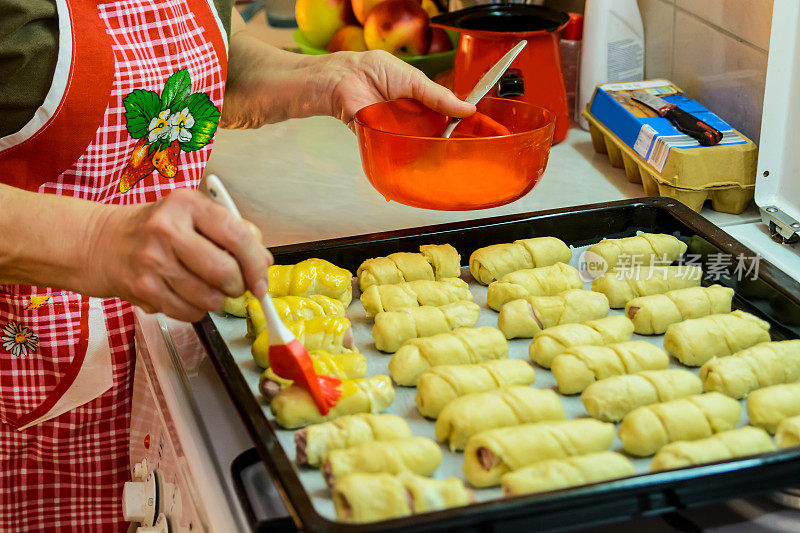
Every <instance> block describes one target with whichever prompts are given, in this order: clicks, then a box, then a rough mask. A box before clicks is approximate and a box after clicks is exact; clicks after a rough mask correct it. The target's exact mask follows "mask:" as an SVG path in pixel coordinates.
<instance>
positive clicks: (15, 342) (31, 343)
mask: <svg viewBox="0 0 800 533" xmlns="http://www.w3.org/2000/svg"><path fill="white" fill-rule="evenodd" d="M0 342H2V343H3V349H4V350H5V351H6V352H8V353H10V354H11V355H13V356H14V357H28V354H29V353H35V352H36V349H37V348H38V347H39V336H38V335H35V334H34V333H33V331H31V330H30V328H28V327H26V326H23V325H21V324H19V323H17V322H8V323H7V324H6V325H5V326H4V327H3V334H2V335H1V336H0Z"/></svg>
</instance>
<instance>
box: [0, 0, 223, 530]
mask: <svg viewBox="0 0 800 533" xmlns="http://www.w3.org/2000/svg"><path fill="white" fill-rule="evenodd" d="M67 3H68V4H70V5H73V6H75V5H77V4H81V6H80V7H81V8H82V9H86V8H87V6H86V4H84V3H83V2H82V0H72V1H70V0H68V2H67ZM91 5H95V4H94V3H93V4H91ZM96 8H97V12H98V15H99V17H98V18H97V20H99V21H100V26H99V27H97V26H92V25H90V24H89V23H87V22H85V21H83V20H76V17H73V18H72V20H71V22H72V31H73V39H80V36H81V32H87V31H101V32H105V33H106V34H107V35H108V37H109V42H110V45H111V48H112V52H113V64H109V65H107V68H109V69H114V72H115V74H114V81H113V88H112V91H111V94H110V95H109V98H108V99H107V100H106V99H102V100H98V101H99V102H100V105H103V106H104V107H105V113H104V115H103V119H102V123H100V124H98V125H97V126H98V127H97V131H96V133H95V136H94V140H93V141H92V142H91V143H90V144H89V145H88V146H87V147H86V148H85V150H84V151H83V153H82V155H80V157H79V158H78V159H77V161H75V162H74V164H72V165H71V166H70V167H69V168H68V169H66V170H64V171H63V172H61V173H60V174H58V175H57V176H56V175H52V176H26V179H29V180H38V190H39V192H41V193H50V194H58V195H68V196H74V197H78V198H83V199H87V200H92V201H97V202H102V203H107V204H134V203H142V202H152V201H155V200H157V199H159V198H160V197H162V196H164V195H165V194H167V193H168V192H169V191H170V190H172V189H176V188H186V187H190V188H196V187H197V185H198V183H199V181H200V177H201V174H202V171H203V168H204V166H205V163H206V160H207V159H208V155H209V153H210V150H211V143H209V144H208V145H206V146H205V147H204V148H202V149H200V150H197V151H193V152H181V154H180V159H179V164H178V173H177V175H176V176H175V177H174V178H172V179H165V178H162V177H161V176H160V174H158V172H153V173H152V174H151V175H149V176H146V177H145V178H143V179H142V180H140V181H139V182H138V183H136V185H134V187H133V188H132V189H131V190H129V191H127V192H125V193H120V191H119V178H120V174H121V172H122V170H123V168H124V167H125V166H126V164H127V163H128V160H129V157H130V154H131V151H132V149H133V146H134V145H135V143H136V139H132V138H131V137H130V135H129V134H128V131H127V130H126V127H125V117H124V113H125V108H124V106H123V103H122V100H123V98H125V97H126V96H127V95H128V94H129V93H130V92H131V91H132V90H134V89H146V90H153V91H156V92H158V93H160V92H161V89H162V88H163V87H164V84H165V82H166V80H167V78H169V76H170V75H171V74H173V73H174V72H176V71H178V70H180V69H183V68H186V69H188V72H189V74H190V77H191V82H192V88H191V90H192V92H204V93H206V94H207V95H208V96H209V97H210V99H211V101H212V102H213V103H214V104H215V105H216V106H217V107H218V109H221V107H222V94H223V90H224V68H225V65H224V62H225V61H226V60H227V59H226V52H225V51H224V50H221V49H219V48H220V47H215V46H214V44H213V43H212V40H210V39H209V38H208V35H209V32H218V31H219V30H218V27H217V26H216V20H215V19H214V18H213V15H212V13H211V9H210V7H209V4H208V3H207V2H206V1H205V0H120V1H113V2H104V1H98V2H97V3H96ZM72 12H73V13H74V12H75V11H74V10H72ZM59 16H66V15H65V14H64V13H61V12H60V13H59ZM80 18H81V17H77V19H80ZM217 42H221V40H220V39H217ZM75 75H76V76H92V72H82V71H80V70H77V69H76V74H75ZM65 98H69V93H67V96H66V97H65ZM74 119H75V120H80V117H74ZM46 127H47V126H45V128H46ZM32 141H35V137H34V139H32ZM65 142H68V140H66V139H65ZM41 153H42V154H46V153H47V147H46V146H42V147H41ZM0 157H2V154H0ZM2 179H3V178H2V176H0V181H2ZM33 190H36V189H35V188H34V189H33ZM31 296H33V297H46V296H49V297H50V298H49V299H47V300H46V301H44V302H41V301H40V302H39V304H40V305H39V307H38V308H35V309H29V307H33V306H31V303H32V302H33V300H32V299H31ZM43 299H44V298H40V299H39V300H43ZM102 307H103V310H104V313H105V325H106V329H107V331H108V338H109V345H110V350H111V360H112V369H113V370H112V373H113V386H112V387H111V389H109V390H108V391H107V392H105V393H104V394H102V395H100V396H99V397H97V398H95V399H94V400H92V401H90V402H88V403H86V404H84V405H81V406H80V407H78V408H75V409H73V410H71V411H69V412H67V413H65V414H63V415H60V416H58V417H55V418H53V419H50V420H46V421H44V422H41V423H39V424H36V425H34V426H32V427H30V428H28V429H25V430H22V431H19V430H18V429H17V427H19V426H20V425H23V424H24V421H25V418H26V417H28V418H29V419H31V420H32V419H35V418H37V416H32V414H34V413H35V411H36V409H37V408H38V409H40V410H41V409H42V407H46V404H47V403H48V402H50V404H52V403H54V401H55V399H57V396H58V395H59V389H66V387H65V385H68V383H69V382H70V381H71V380H72V379H74V376H75V375H76V373H77V371H78V369H79V367H80V363H81V362H82V360H83V356H84V355H85V352H86V344H87V342H86V340H87V336H86V334H87V332H88V326H87V316H88V299H87V298H85V297H82V296H80V295H77V294H72V293H69V292H63V291H51V290H49V289H46V288H39V287H27V286H21V285H5V286H2V285H0V531H3V532H5V531H20V532H22V531H24V532H28V531H125V530H126V529H127V524H125V523H124V521H123V519H122V515H121V501H120V496H121V493H122V485H123V483H124V482H125V481H127V480H129V479H130V474H129V459H128V430H129V424H130V407H131V406H130V400H131V391H132V386H133V364H134V351H133V312H132V309H131V307H130V305H129V304H128V303H126V302H123V301H121V300H118V299H107V300H104V301H103V302H102ZM5 326H9V328H11V327H13V328H15V329H14V330H13V331H14V332H16V333H17V337H16V339H17V341H15V342H22V341H29V342H28V343H27V344H26V347H27V348H28V349H30V348H33V347H34V346H35V348H33V349H32V350H30V353H26V354H22V353H21V352H19V350H18V349H17V353H14V351H13V349H9V348H8V347H10V346H14V344H15V343H14V342H11V341H8V335H6V343H5V344H4V342H3V337H2V336H3V332H4V327H5ZM9 331H11V330H9ZM34 336H35V337H34ZM12 338H13V335H12ZM34 340H35V341H36V342H34ZM62 392H63V391H62ZM46 411H47V409H44V412H46Z"/></svg>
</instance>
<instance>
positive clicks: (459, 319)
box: [372, 302, 481, 353]
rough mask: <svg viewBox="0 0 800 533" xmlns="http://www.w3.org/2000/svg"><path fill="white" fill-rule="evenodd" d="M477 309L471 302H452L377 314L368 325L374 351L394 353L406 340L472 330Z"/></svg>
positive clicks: (478, 307) (478, 310)
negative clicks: (438, 305)
mask: <svg viewBox="0 0 800 533" xmlns="http://www.w3.org/2000/svg"><path fill="white" fill-rule="evenodd" d="M480 310H481V308H480V306H479V305H478V304H476V303H473V302H454V303H451V304H447V305H443V306H441V307H432V306H427V305H426V306H422V307H411V308H408V309H400V310H397V311H384V312H383V313H378V314H377V315H375V325H374V326H372V338H373V339H374V340H375V348H377V349H378V350H380V351H382V352H388V353H394V352H396V351H397V350H398V349H400V347H401V346H402V345H403V343H404V342H406V341H409V340H412V339H418V338H423V337H431V336H433V335H438V334H440V333H447V332H450V331H453V330H454V329H456V328H462V327H472V326H474V325H475V323H476V322H477V321H478V313H479V312H480Z"/></svg>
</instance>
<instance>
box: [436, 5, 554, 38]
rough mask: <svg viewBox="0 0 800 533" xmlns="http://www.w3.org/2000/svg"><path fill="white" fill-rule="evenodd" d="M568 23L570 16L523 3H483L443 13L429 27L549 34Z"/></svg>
mask: <svg viewBox="0 0 800 533" xmlns="http://www.w3.org/2000/svg"><path fill="white" fill-rule="evenodd" d="M567 22H569V15H568V14H567V13H564V12H563V11H556V10H555V9H549V8H546V7H541V6H532V5H526V4H486V5H479V6H473V7H468V8H466V9H461V10H459V11H453V12H451V13H443V14H441V15H437V16H435V17H433V18H432V19H431V25H433V26H439V27H443V28H448V29H452V30H456V31H473V32H489V33H513V34H531V33H539V32H552V31H556V30H559V29H560V28H562V27H563V26H564V25H565V24H566V23H567Z"/></svg>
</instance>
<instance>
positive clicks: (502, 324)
mask: <svg viewBox="0 0 800 533" xmlns="http://www.w3.org/2000/svg"><path fill="white" fill-rule="evenodd" d="M608 310H609V307H608V298H606V296H605V295H604V294H602V293H599V292H592V291H584V290H581V289H570V290H568V291H564V292H562V293H560V294H557V295H556V296H528V297H527V298H523V299H520V300H514V301H513V302H508V303H507V304H505V305H504V306H503V308H502V309H501V310H500V316H499V317H498V318H497V326H498V327H499V328H500V331H502V332H503V334H504V335H505V336H506V338H507V339H513V338H516V337H528V338H530V337H533V336H535V335H536V334H537V333H539V332H540V331H542V330H543V329H547V328H551V327H553V326H559V325H561V324H576V323H578V322H586V321H587V320H596V319H598V318H603V317H605V316H606V315H607V314H608Z"/></svg>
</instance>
